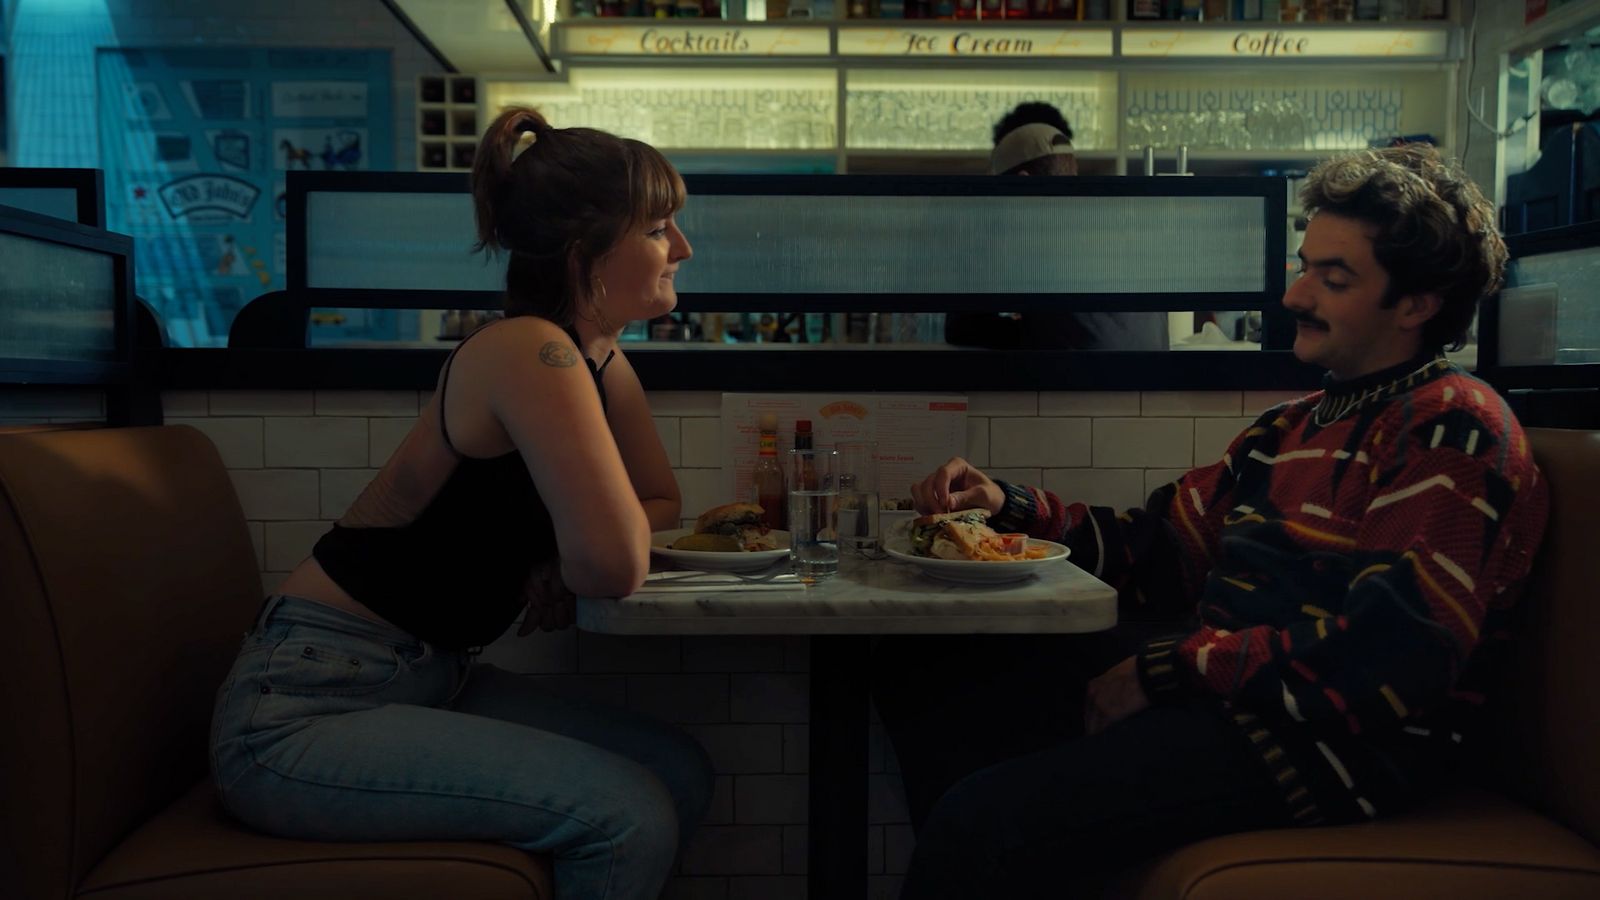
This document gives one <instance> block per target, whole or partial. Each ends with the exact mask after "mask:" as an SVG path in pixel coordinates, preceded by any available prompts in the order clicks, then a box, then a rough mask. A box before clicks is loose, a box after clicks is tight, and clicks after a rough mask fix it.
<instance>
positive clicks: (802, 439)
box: [794, 419, 817, 491]
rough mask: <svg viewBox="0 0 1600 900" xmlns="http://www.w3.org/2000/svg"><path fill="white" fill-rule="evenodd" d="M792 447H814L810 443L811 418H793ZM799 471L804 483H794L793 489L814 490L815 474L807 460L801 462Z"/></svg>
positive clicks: (802, 448) (803, 448)
mask: <svg viewBox="0 0 1600 900" xmlns="http://www.w3.org/2000/svg"><path fill="white" fill-rule="evenodd" d="M794 448H795V449H796V450H812V449H815V448H814V447H812V445H811V420H810V419H796V420H795V422H794ZM799 471H800V472H801V475H800V479H801V480H802V481H803V482H804V484H797V485H795V490H797V491H814V490H816V489H817V486H816V480H817V479H816V474H815V471H814V470H813V469H812V467H811V466H810V465H809V462H807V463H805V464H802V466H801V467H800V469H799Z"/></svg>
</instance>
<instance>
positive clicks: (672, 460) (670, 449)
mask: <svg viewBox="0 0 1600 900" xmlns="http://www.w3.org/2000/svg"><path fill="white" fill-rule="evenodd" d="M681 421H682V420H681V419H678V418H676V417H674V416H656V417H655V423H656V435H657V436H659V437H660V438H661V449H663V450H665V451H666V452H667V462H668V463H669V464H670V465H671V466H672V467H673V468H677V467H678V466H681V465H683V442H682V439H681V437H680V435H681V434H682V431H681V426H679V424H678V423H679V422H681Z"/></svg>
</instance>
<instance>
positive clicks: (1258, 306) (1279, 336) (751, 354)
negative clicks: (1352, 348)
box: [162, 172, 1321, 391]
mask: <svg viewBox="0 0 1600 900" xmlns="http://www.w3.org/2000/svg"><path fill="white" fill-rule="evenodd" d="M684 181H685V183H686V185H687V187H688V189H689V193H690V195H691V196H700V195H715V194H733V195H746V196H749V195H788V196H820V195H835V196H838V195H845V196H924V195H935V196H955V197H963V196H970V197H984V196H1109V197H1138V196H1189V197H1196V196H1200V197H1203V196H1245V197H1259V198H1261V200H1262V204H1261V207H1262V223H1263V228H1264V234H1265V241H1264V246H1263V248H1262V260H1261V265H1262V284H1263V289H1262V290H1261V291H1260V292H1230V293H1210V294H1179V293H1145V294H1088V293H1082V294H1068V293H1061V294H1044V293H1034V294H1027V293H1004V294H998V293H997V294H965V293H962V294H937V293H917V294H890V293H865V292H863V293H832V294H797V293H776V292H775V293H737V294H735V293H713V292H684V293H682V294H680V296H679V305H678V310H679V311H684V312H755V313H760V312H794V311H804V312H818V313H825V312H855V311H873V312H960V311H963V310H981V309H999V308H1004V309H1011V310H1016V311H1020V312H1026V311H1030V310H1039V309H1050V310H1078V311H1095V310H1116V311H1172V310H1228V309H1232V310H1259V311H1261V313H1262V331H1263V341H1262V347H1263V349H1261V350H1259V351H1255V350H1244V351H1234V350H1184V351H1142V352H1133V351H1081V350H1026V351H1019V350H983V349H974V348H966V347H949V348H944V349H925V348H916V349H905V348H900V347H896V346H895V345H893V344H887V345H884V344H876V345H874V344H866V345H863V344H839V345H835V344H824V345H816V344H754V345H734V346H727V345H713V344H705V345H702V344H685V345H683V346H682V347H681V348H680V347H673V348H670V349H662V348H657V347H627V346H626V345H624V346H625V349H627V352H628V355H629V358H630V359H631V360H632V361H633V365H634V367H635V368H636V369H637V370H638V371H639V374H640V377H641V378H642V379H643V380H644V382H645V384H646V385H648V386H649V387H650V389H652V390H728V389H749V388H752V387H753V388H758V389H759V388H767V389H784V388H789V387H794V386H803V387H804V388H805V389H807V390H880V391H904V390H973V389H974V382H979V383H980V384H981V386H982V389H985V390H1059V391H1073V390H1249V389H1261V390H1295V389H1308V390H1309V389H1313V388H1315V387H1316V386H1317V384H1318V383H1319V379H1320V374H1321V373H1320V371H1319V370H1316V369H1314V368H1313V367H1310V366H1307V365H1305V364H1303V363H1300V362H1299V361H1298V360H1296V359H1295V358H1294V356H1293V354H1292V353H1290V352H1288V351H1289V348H1290V347H1291V346H1292V345H1293V341H1294V321H1293V317H1292V316H1290V315H1289V314H1288V313H1287V312H1286V311H1285V310H1284V309H1283V308H1282V306H1281V303H1280V301H1281V299H1282V296H1283V291H1284V286H1285V279H1286V273H1285V267H1284V258H1285V249H1286V234H1285V230H1286V216H1287V212H1286V191H1285V187H1284V183H1283V181H1282V179H1277V178H1203V177H1188V178H1161V179H1154V178H1148V179H1143V178H1110V177H1105V178H1095V177H1085V178H1054V179H1042V178H1041V179H1022V178H1013V179H1002V178H992V177H984V176H888V175H871V176H868V175H857V176H837V175H820V176H819V175H687V176H684ZM468 189H469V185H468V179H467V176H466V175H465V174H463V173H411V172H291V173H289V175H288V178H287V213H288V214H287V222H286V239H287V255H288V271H287V272H286V284H287V289H286V290H284V291H277V292H273V293H271V294H267V295H263V296H261V297H258V298H257V299H256V300H254V301H252V302H251V303H250V304H249V305H247V306H246V307H245V309H244V310H243V311H241V313H240V315H239V318H238V319H237V320H236V321H235V323H234V327H233V329H232V331H231V333H230V336H229V349H227V350H225V351H222V350H169V351H167V352H166V353H164V354H163V373H162V384H163V385H164V386H166V387H171V388H176V387H182V388H204V387H223V386H235V387H256V388H266V387H285V388H288V387H296V388H314V387H351V388H357V387H360V388H379V387H403V388H409V387H417V388H426V387H431V386H432V385H433V384H434V381H435V379H436V377H437V373H438V368H439V365H440V363H441V362H442V359H443V356H444V353H445V352H446V349H447V347H445V346H444V345H441V347H440V348H437V349H402V348H394V349H389V348H370V347H366V348H331V347H330V348H308V347H307V333H308V330H309V317H310V312H311V310H312V309H314V308H341V307H343V308H367V309H374V308H376V309H498V308H499V307H500V306H501V302H502V296H501V294H500V292H498V291H470V290H463V291H438V290H399V291H397V290H365V289H326V288H313V287H311V286H310V273H309V271H308V267H309V252H308V251H309V250H310V247H309V240H310V235H309V233H308V226H307V211H308V203H309V195H310V194H312V193H317V192H358V193H362V192H366V193H370V192H381V193H395V192H409V193H463V194H464V193H466V192H467V191H468ZM1064 252H1070V251H1064ZM1151 252H1160V251H1159V248H1153V249H1152V251H1151ZM796 353H800V354H802V355H799V356H797V355H795V354H796ZM799 372H804V373H805V374H804V380H803V382H801V381H797V380H796V375H797V373H799ZM974 373H980V374H976V375H975V374H974Z"/></svg>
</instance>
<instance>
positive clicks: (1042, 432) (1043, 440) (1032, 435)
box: [989, 418, 1094, 468]
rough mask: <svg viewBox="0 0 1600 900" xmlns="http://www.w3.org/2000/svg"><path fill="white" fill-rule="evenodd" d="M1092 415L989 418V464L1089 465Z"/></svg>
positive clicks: (1004, 465) (1061, 466) (1060, 466)
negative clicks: (1048, 417) (1058, 417)
mask: <svg viewBox="0 0 1600 900" xmlns="http://www.w3.org/2000/svg"><path fill="white" fill-rule="evenodd" d="M1092 421H1094V420H1092V419H1056V418H1050V419H1042V418H1026V419H1024V418H995V419H990V420H989V464H990V465H992V466H998V467H1006V466H1010V467H1015V466H1039V467H1059V468H1064V467H1068V466H1087V465H1089V440H1090V423H1091V422H1092Z"/></svg>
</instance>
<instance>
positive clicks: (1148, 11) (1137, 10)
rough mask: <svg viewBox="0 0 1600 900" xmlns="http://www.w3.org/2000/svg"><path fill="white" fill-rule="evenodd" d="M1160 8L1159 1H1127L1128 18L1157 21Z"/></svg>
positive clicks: (1159, 16)
mask: <svg viewBox="0 0 1600 900" xmlns="http://www.w3.org/2000/svg"><path fill="white" fill-rule="evenodd" d="M1162 6H1163V4H1162V2H1161V0H1128V18H1130V19H1159V18H1161V14H1162Z"/></svg>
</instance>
